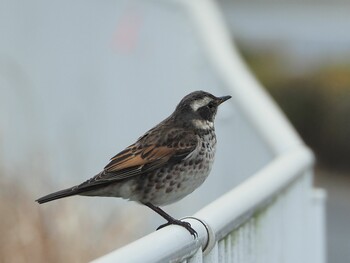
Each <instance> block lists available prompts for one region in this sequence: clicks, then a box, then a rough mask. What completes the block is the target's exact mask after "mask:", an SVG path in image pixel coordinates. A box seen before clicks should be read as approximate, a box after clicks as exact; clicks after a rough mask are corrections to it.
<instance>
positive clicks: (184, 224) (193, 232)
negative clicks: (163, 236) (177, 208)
mask: <svg viewBox="0 0 350 263" xmlns="http://www.w3.org/2000/svg"><path fill="white" fill-rule="evenodd" d="M170 225H178V226H182V227H184V228H186V230H187V231H188V232H190V234H191V235H192V236H193V237H194V238H195V239H196V238H197V237H198V233H197V231H196V230H194V229H193V228H192V227H191V224H190V223H188V222H184V221H181V220H177V219H174V220H171V221H168V223H165V224H163V225H160V226H159V227H158V228H157V230H159V229H161V228H163V227H166V226H170Z"/></svg>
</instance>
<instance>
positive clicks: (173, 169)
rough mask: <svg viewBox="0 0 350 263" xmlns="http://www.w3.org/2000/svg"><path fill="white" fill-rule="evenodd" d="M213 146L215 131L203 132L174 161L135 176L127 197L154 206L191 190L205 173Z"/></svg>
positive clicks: (172, 200)
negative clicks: (185, 153)
mask: <svg viewBox="0 0 350 263" xmlns="http://www.w3.org/2000/svg"><path fill="white" fill-rule="evenodd" d="M215 150H216V137H215V133H214V132H211V133H209V134H207V135H204V136H203V137H202V138H201V139H200V140H199V143H198V146H197V148H196V149H195V150H194V151H193V152H192V153H191V154H190V155H188V156H187V157H186V158H185V159H184V160H182V161H181V162H179V163H177V164H169V166H165V167H163V168H161V169H159V170H158V171H155V172H152V173H149V174H147V175H144V176H142V178H139V179H138V180H137V186H136V189H135V192H134V193H135V196H134V197H133V198H131V199H134V200H137V201H139V202H142V203H146V202H150V203H152V204H153V205H156V206H162V205H168V204H171V203H173V202H176V201H178V200H180V199H182V198H184V197H185V196H186V195H188V194H190V193H192V192H193V191H194V190H195V189H196V188H198V187H199V186H200V185H201V184H202V183H203V182H204V181H205V179H206V178H207V177H208V175H209V173H210V170H211V168H212V164H213V162H214V157H215Z"/></svg>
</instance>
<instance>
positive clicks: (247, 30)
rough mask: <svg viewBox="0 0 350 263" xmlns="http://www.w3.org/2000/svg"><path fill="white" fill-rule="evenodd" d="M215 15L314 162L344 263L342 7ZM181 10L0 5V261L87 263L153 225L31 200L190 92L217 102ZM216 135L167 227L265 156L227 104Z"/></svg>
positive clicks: (220, 89) (345, 39)
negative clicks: (203, 176)
mask: <svg viewBox="0 0 350 263" xmlns="http://www.w3.org/2000/svg"><path fill="white" fill-rule="evenodd" d="M215 3H217V4H218V8H219V10H220V11H221V12H222V14H223V16H224V19H225V22H226V24H227V26H228V29H229V31H230V33H231V34H232V43H234V44H235V45H236V46H238V48H239V50H240V52H241V54H242V56H243V57H244V59H245V60H246V62H247V64H248V65H249V67H250V69H251V70H252V71H253V73H254V74H255V76H256V77H257V78H258V79H259V81H260V82H261V83H262V84H263V85H264V87H266V90H267V92H269V93H270V94H271V96H272V97H273V98H274V99H275V100H276V102H277V103H278V104H279V105H280V107H281V109H282V110H283V111H284V112H285V114H286V116H287V117H288V118H289V119H290V121H291V122H292V123H293V125H294V126H295V128H296V129H297V131H298V132H299V134H300V135H301V137H302V138H303V139H304V141H305V142H306V143H307V144H308V145H309V146H310V147H311V148H312V149H313V151H314V152H315V154H316V156H317V164H316V172H315V173H316V175H315V185H316V186H317V187H322V188H325V189H327V191H328V201H327V243H328V244H327V246H328V247H327V250H328V251H327V252H328V262H330V263H333V262H334V263H338V262H349V261H350V239H349V236H350V228H349V224H348V222H349V218H350V202H349V198H350V196H349V195H350V194H349V192H350V191H349V190H350V160H349V157H350V140H349V135H350V121H349V116H350V34H349V33H348V28H350V18H349V16H348V13H349V10H350V2H347V1H322V0H319V1H283V2H277V1H272V0H271V1H270V0H265V1H256V0H249V1H247V0H245V1H238V0H235V1H233V0H220V1H215ZM184 6H185V5H184V4H183V3H182V2H181V1H126V0H124V1H123V0H119V1H113V2H111V1H102V2H101V1H93V0H88V1H86V0H85V1H82V0H78V1H74V2H73V3H72V2H71V1H67V0H65V1H51V2H47V1H44V0H34V1H30V2H28V1H23V0H22V1H21V0H0V32H1V41H0V91H1V93H0V215H1V217H0V262H62V261H64V262H86V261H88V260H91V259H94V258H96V257H98V256H101V255H103V254H105V253H107V252H109V251H111V250H113V249H115V248H118V247H120V246H122V245H124V244H127V243H129V242H131V241H132V240H135V239H137V238H139V237H141V236H143V235H145V234H147V233H150V232H151V231H154V229H155V228H156V227H157V226H158V225H159V224H161V223H163V221H162V219H161V218H159V216H157V215H154V214H153V212H152V211H149V210H148V209H147V208H144V207H142V206H139V205H137V204H135V203H131V202H130V203H129V202H126V201H125V200H119V199H112V198H83V197H74V198H69V199H65V200H61V201H57V202H53V203H50V204H47V205H43V206H39V205H37V204H36V203H35V202H34V200H35V199H36V198H38V197H40V196H42V195H45V194H47V193H50V192H53V191H56V190H59V189H61V188H66V187H68V186H71V185H75V184H77V183H80V182H82V181H84V180H86V179H87V178H89V177H91V176H93V175H94V174H96V173H98V172H99V171H100V170H101V169H102V168H103V167H104V165H106V164H107V162H108V160H109V158H110V157H112V156H113V155H114V154H116V153H117V152H119V151H120V150H122V149H123V147H126V146H128V145H129V144H131V143H132V142H133V141H134V140H135V139H137V137H138V136H140V135H141V134H142V133H143V132H145V131H146V130H147V129H149V128H151V127H152V126H153V125H155V124H156V123H158V122H159V121H160V120H162V119H164V118H165V117H167V116H168V115H169V114H170V113H171V112H172V111H173V109H174V108H175V106H176V104H177V103H178V102H179V101H180V99H181V98H182V97H183V96H184V95H186V94H187V93H189V92H191V91H193V90H198V89H203V90H207V91H209V92H212V93H214V94H216V95H218V96H219V95H227V94H228V92H229V89H228V87H225V84H223V83H222V82H221V80H220V75H219V74H218V72H216V71H215V69H214V68H213V67H212V65H211V64H210V60H209V59H208V58H207V55H206V50H205V47H204V45H203V43H202V42H201V38H200V34H199V33H198V30H197V28H196V26H195V23H194V22H193V18H192V17H191V14H190V13H189V12H188V11H187V10H186V8H185V7H184ZM233 74H234V73H233ZM253 106H254V105H252V107H253ZM267 121H268V120H267ZM216 129H217V136H218V140H219V144H218V153H217V160H216V163H215V167H214V169H213V172H212V174H211V176H210V177H209V178H208V180H207V182H206V183H205V184H204V185H203V186H202V187H201V188H200V189H198V190H197V191H196V192H195V193H193V194H192V195H191V196H189V197H187V198H186V199H185V201H181V202H179V203H177V204H174V205H171V206H169V207H166V210H167V211H168V212H170V213H171V214H173V215H174V216H177V217H182V216H186V215H190V214H193V213H194V212H196V211H197V210H198V209H200V208H201V207H203V206H204V205H205V204H206V203H207V202H210V201H211V200H214V199H215V198H217V197H218V196H220V195H221V194H222V193H224V192H226V191H228V190H229V189H231V188H232V187H234V186H236V185H238V184H239V183H240V182H242V181H243V180H245V179H246V178H248V177H249V176H250V175H252V174H253V173H254V172H256V171H258V170H259V169H260V168H261V167H263V166H264V165H265V164H267V163H268V162H269V161H270V160H271V159H272V158H273V155H272V153H271V152H270V151H269V149H268V147H266V145H264V142H263V141H262V140H261V139H260V138H258V136H257V135H256V134H255V132H254V130H253V128H252V127H251V126H250V125H249V123H247V122H246V121H245V119H244V116H243V115H242V114H241V113H240V112H239V110H238V109H237V108H236V107H235V105H234V100H233V102H232V103H231V104H227V105H223V106H222V108H221V109H220V112H219V114H218V117H217V123H216ZM232 149H233V150H232ZM227 164H230V166H231V167H230V168H227ZM228 169H230V171H231V172H230V173H227V171H228ZM232 174H233V175H232Z"/></svg>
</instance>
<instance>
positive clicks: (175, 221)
mask: <svg viewBox="0 0 350 263" xmlns="http://www.w3.org/2000/svg"><path fill="white" fill-rule="evenodd" d="M144 205H146V206H148V207H149V208H151V209H152V210H153V211H154V212H156V213H157V214H159V215H160V216H161V217H163V218H164V219H165V220H167V221H168V223H165V224H163V225H160V226H159V227H158V228H157V230H159V229H161V228H163V227H166V226H169V225H179V226H182V227H184V228H186V229H187V231H188V232H190V234H191V235H192V236H193V237H194V238H196V237H198V234H197V232H196V230H194V229H193V228H192V227H191V224H190V223H188V222H183V221H181V220H178V219H175V218H173V217H172V216H171V215H169V214H167V213H166V212H164V211H163V210H162V209H160V208H159V207H158V206H154V205H152V204H151V203H144Z"/></svg>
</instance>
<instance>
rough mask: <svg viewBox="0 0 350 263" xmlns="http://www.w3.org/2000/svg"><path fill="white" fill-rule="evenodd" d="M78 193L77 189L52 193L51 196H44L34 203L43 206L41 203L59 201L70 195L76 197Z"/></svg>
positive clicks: (72, 188)
mask: <svg viewBox="0 0 350 263" xmlns="http://www.w3.org/2000/svg"><path fill="white" fill-rule="evenodd" d="M80 192H81V191H79V189H77V187H71V188H67V189H64V190H61V191H57V192H54V193H52V194H48V195H45V196H43V197H41V198H39V199H38V200H35V201H36V202H38V203H39V204H43V203H46V202H50V201H53V200H56V199H60V198H64V197H68V196H72V195H77V194H79V193H80Z"/></svg>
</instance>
